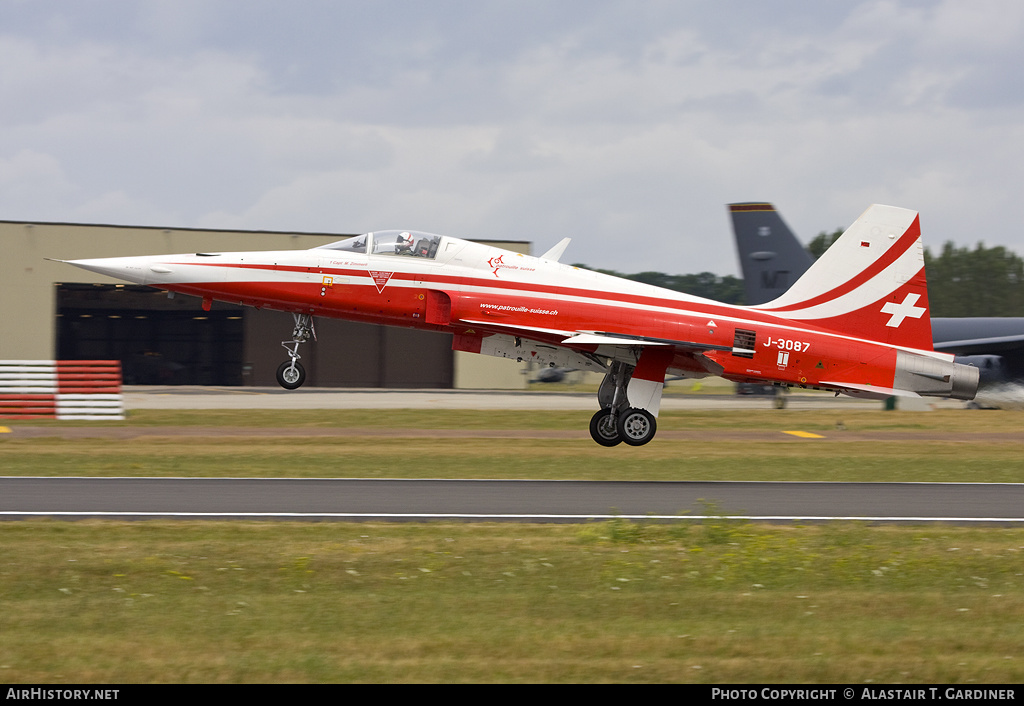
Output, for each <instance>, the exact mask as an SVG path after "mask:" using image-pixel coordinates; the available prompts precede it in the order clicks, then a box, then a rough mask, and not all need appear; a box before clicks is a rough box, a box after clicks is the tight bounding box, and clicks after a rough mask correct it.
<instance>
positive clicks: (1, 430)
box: [0, 427, 11, 434]
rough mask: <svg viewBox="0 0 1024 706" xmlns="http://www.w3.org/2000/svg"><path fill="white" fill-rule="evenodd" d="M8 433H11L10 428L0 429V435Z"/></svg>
mask: <svg viewBox="0 0 1024 706" xmlns="http://www.w3.org/2000/svg"><path fill="white" fill-rule="evenodd" d="M10 433H11V428H10V427H0V434H10Z"/></svg>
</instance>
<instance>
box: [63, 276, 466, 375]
mask: <svg viewBox="0 0 1024 706" xmlns="http://www.w3.org/2000/svg"><path fill="white" fill-rule="evenodd" d="M56 297H57V307H56V310H57V351H56V357H57V358H60V359H63V360H120V361H121V362H122V366H123V369H124V381H125V384H127V385H217V386H230V385H259V386H276V385H277V382H276V380H275V373H276V371H277V367H278V365H280V364H281V363H282V362H284V361H285V360H287V354H286V353H285V351H284V349H283V348H282V347H281V342H282V341H284V340H287V339H290V338H291V331H292V317H291V315H290V314H286V313H283V312H279V311H267V310H256V309H252V308H249V307H241V306H237V305H232V304H224V303H221V302H214V303H213V306H212V308H211V310H210V311H203V310H202V308H201V306H200V302H199V299H198V298H196V297H190V296H186V295H181V294H178V295H175V296H174V298H173V299H172V298H168V296H167V293H166V292H161V291H158V290H155V289H152V288H150V287H143V286H139V285H106V284H104V285H95V284H58V285H57V292H56ZM315 325H316V331H317V341H316V342H311V343H307V344H303V345H302V346H300V347H299V354H300V355H301V356H302V361H301V362H302V364H303V365H304V366H305V368H306V373H307V379H306V385H308V386H318V387H410V388H450V387H451V386H452V381H453V379H454V374H453V365H454V362H453V354H452V350H451V336H448V335H445V334H438V333H434V332H429V331H414V330H410V329H401V328H391V327H385V326H375V325H370V324H358V323H352V322H347V321H338V320H335V319H323V318H317V319H316V320H315Z"/></svg>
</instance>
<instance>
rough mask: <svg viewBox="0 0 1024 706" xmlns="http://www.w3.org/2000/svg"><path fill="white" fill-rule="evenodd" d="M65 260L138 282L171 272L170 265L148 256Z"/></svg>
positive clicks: (142, 282) (143, 282) (102, 273)
mask: <svg viewBox="0 0 1024 706" xmlns="http://www.w3.org/2000/svg"><path fill="white" fill-rule="evenodd" d="M64 262H67V263H68V264H69V265H74V266H75V267H81V268H82V269H83V270H89V271H90V272H97V273H99V274H101V275H106V276H108V277H113V278H114V279H120V280H125V281H127V282H136V283H138V284H146V281H147V279H148V278H150V277H151V276H152V275H153V274H164V275H166V274H170V273H171V269H170V268H169V267H167V266H166V265H162V264H160V263H158V262H154V261H153V260H152V259H151V258H148V257H105V258H96V259H91V260H65V261H64Z"/></svg>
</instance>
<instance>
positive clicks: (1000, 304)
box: [575, 230, 1024, 317]
mask: <svg viewBox="0 0 1024 706" xmlns="http://www.w3.org/2000/svg"><path fill="white" fill-rule="evenodd" d="M842 234H843V231H842V230H836V231H833V232H831V233H826V232H822V233H819V234H818V236H817V237H816V238H814V240H812V241H811V242H810V243H809V244H808V246H807V249H808V251H810V253H811V255H812V256H813V257H814V258H815V259H817V258H819V257H821V254H822V253H823V252H825V250H827V249H828V247H829V246H830V245H831V244H832V243H834V242H835V241H836V239H837V238H838V237H839V236H840V235H842ZM924 264H925V273H926V274H927V276H928V299H929V301H930V303H931V308H932V316H940V317H954V316H1024V260H1022V259H1021V258H1020V257H1019V256H1018V255H1016V254H1015V253H1013V252H1011V251H1010V250H1007V249H1006V248H1004V247H1002V246H1001V245H1000V246H996V247H992V248H987V247H985V245H984V243H980V242H979V243H978V244H977V246H975V247H974V248H973V249H971V248H969V247H962V248H958V247H956V245H954V244H953V242H952V241H948V242H947V243H946V244H945V245H943V246H942V251H941V252H940V253H939V254H938V255H933V254H932V252H931V251H930V250H929V249H928V248H925V250H924ZM575 267H582V268H585V269H590V270H594V271H595V272H602V273H604V274H608V275H614V276H615V277H622V278H624V279H631V280H634V281H637V282H644V283H645V284H653V285H655V286H656V287H664V288H665V289H672V290H675V291H677V292H685V293H686V294H692V295H694V296H697V297H704V298H705V299H712V300H714V301H717V302H723V303H725V304H745V303H746V299H745V297H744V294H743V280H742V279H741V278H739V277H733V276H732V275H726V276H725V277H720V276H718V275H716V274H712V273H711V272H701V273H699V274H693V275H670V274H665V273H664V272H638V273H636V274H624V273H622V272H616V271H615V270H600V269H595V268H592V267H587V266H586V265H580V264H577V265H575Z"/></svg>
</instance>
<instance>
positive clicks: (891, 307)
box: [882, 294, 927, 328]
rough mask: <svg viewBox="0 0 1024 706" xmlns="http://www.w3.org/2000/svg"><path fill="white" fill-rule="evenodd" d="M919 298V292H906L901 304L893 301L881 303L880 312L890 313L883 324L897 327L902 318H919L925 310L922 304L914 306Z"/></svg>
mask: <svg viewBox="0 0 1024 706" xmlns="http://www.w3.org/2000/svg"><path fill="white" fill-rule="evenodd" d="M920 298H921V295H920V294H908V295H907V296H906V298H904V300H903V302H902V303H901V304H896V303H895V302H886V303H885V304H883V305H882V313H884V314H892V318H890V319H889V320H888V321H886V322H885V325H886V326H892V327H893V328H899V327H900V324H902V323H903V319H905V318H907V317H908V316H909V317H910V318H912V319H920V318H921V317H922V316H923V315H924V312H925V311H927V309H925V308H924V307H923V306H914V304H916V303H917V300H918V299H920Z"/></svg>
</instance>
